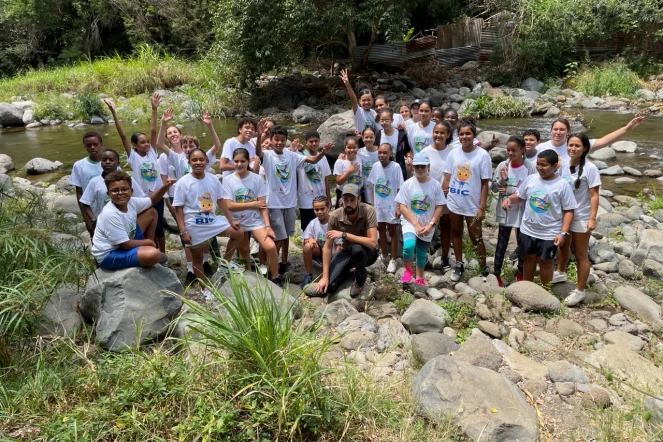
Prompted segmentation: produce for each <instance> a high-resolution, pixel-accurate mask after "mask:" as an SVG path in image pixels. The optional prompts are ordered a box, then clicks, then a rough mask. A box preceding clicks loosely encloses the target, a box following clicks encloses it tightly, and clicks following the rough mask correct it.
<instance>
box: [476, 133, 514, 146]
mask: <svg viewBox="0 0 663 442" xmlns="http://www.w3.org/2000/svg"><path fill="white" fill-rule="evenodd" d="M493 136H494V137H495V138H497V139H498V140H500V143H499V144H498V145H497V146H499V147H503V148H504V147H506V142H507V141H508V140H509V135H507V134H505V133H502V132H495V131H492V130H484V131H482V132H481V133H480V134H479V135H477V139H478V140H479V141H481V143H483V144H488V143H490V142H491V141H492V140H493ZM497 146H496V147H497Z"/></svg>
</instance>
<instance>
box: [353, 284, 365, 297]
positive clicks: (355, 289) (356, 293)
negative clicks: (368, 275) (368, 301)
mask: <svg viewBox="0 0 663 442" xmlns="http://www.w3.org/2000/svg"><path fill="white" fill-rule="evenodd" d="M363 290H364V285H363V284H362V285H361V286H359V285H357V283H356V282H353V283H352V287H350V297H351V298H356V297H357V296H359V295H361V292H362V291H363Z"/></svg>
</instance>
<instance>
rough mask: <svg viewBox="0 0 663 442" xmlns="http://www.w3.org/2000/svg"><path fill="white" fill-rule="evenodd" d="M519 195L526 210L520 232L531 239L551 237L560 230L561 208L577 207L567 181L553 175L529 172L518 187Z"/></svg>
mask: <svg viewBox="0 0 663 442" xmlns="http://www.w3.org/2000/svg"><path fill="white" fill-rule="evenodd" d="M518 197H519V198H521V199H523V200H525V213H524V214H523V220H522V222H521V224H520V231H521V232H522V233H524V234H525V235H529V236H531V237H532V238H538V239H544V240H553V239H555V236H557V235H558V234H559V233H561V231H562V217H563V215H564V214H563V213H562V211H563V210H572V209H575V208H576V206H577V203H576V199H575V198H574V196H573V191H572V190H571V187H570V186H569V184H568V183H567V182H566V181H565V180H563V179H562V178H560V177H558V176H556V177H555V178H553V179H552V180H544V179H542V178H541V177H540V176H539V175H538V174H536V175H530V176H528V177H527V181H525V183H524V184H522V185H521V186H520V187H519V188H518Z"/></svg>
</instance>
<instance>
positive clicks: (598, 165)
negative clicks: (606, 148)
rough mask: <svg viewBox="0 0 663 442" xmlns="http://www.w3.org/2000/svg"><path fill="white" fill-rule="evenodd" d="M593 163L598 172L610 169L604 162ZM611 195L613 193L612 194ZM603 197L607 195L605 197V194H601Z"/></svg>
mask: <svg viewBox="0 0 663 442" xmlns="http://www.w3.org/2000/svg"><path fill="white" fill-rule="evenodd" d="M592 163H594V165H595V166H596V168H597V169H598V170H603V169H607V168H608V165H607V164H605V163H604V162H603V161H599V160H592ZM601 190H603V189H601ZM607 192H610V191H609V190H608V191H607ZM610 193H612V192H610ZM601 196H606V195H603V194H602V193H601ZM610 196H612V195H610Z"/></svg>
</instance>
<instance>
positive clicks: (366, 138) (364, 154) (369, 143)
mask: <svg viewBox="0 0 663 442" xmlns="http://www.w3.org/2000/svg"><path fill="white" fill-rule="evenodd" d="M361 139H362V141H363V143H364V147H362V148H361V149H359V150H358V151H357V158H359V159H361V169H362V179H363V182H364V187H363V191H364V201H367V202H370V199H369V195H370V192H371V191H370V189H368V187H367V186H366V180H367V179H368V175H370V174H371V169H372V168H373V164H375V163H377V162H378V147H377V146H376V145H375V130H374V129H373V128H372V127H367V128H366V129H364V130H363V132H362V133H361Z"/></svg>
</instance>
